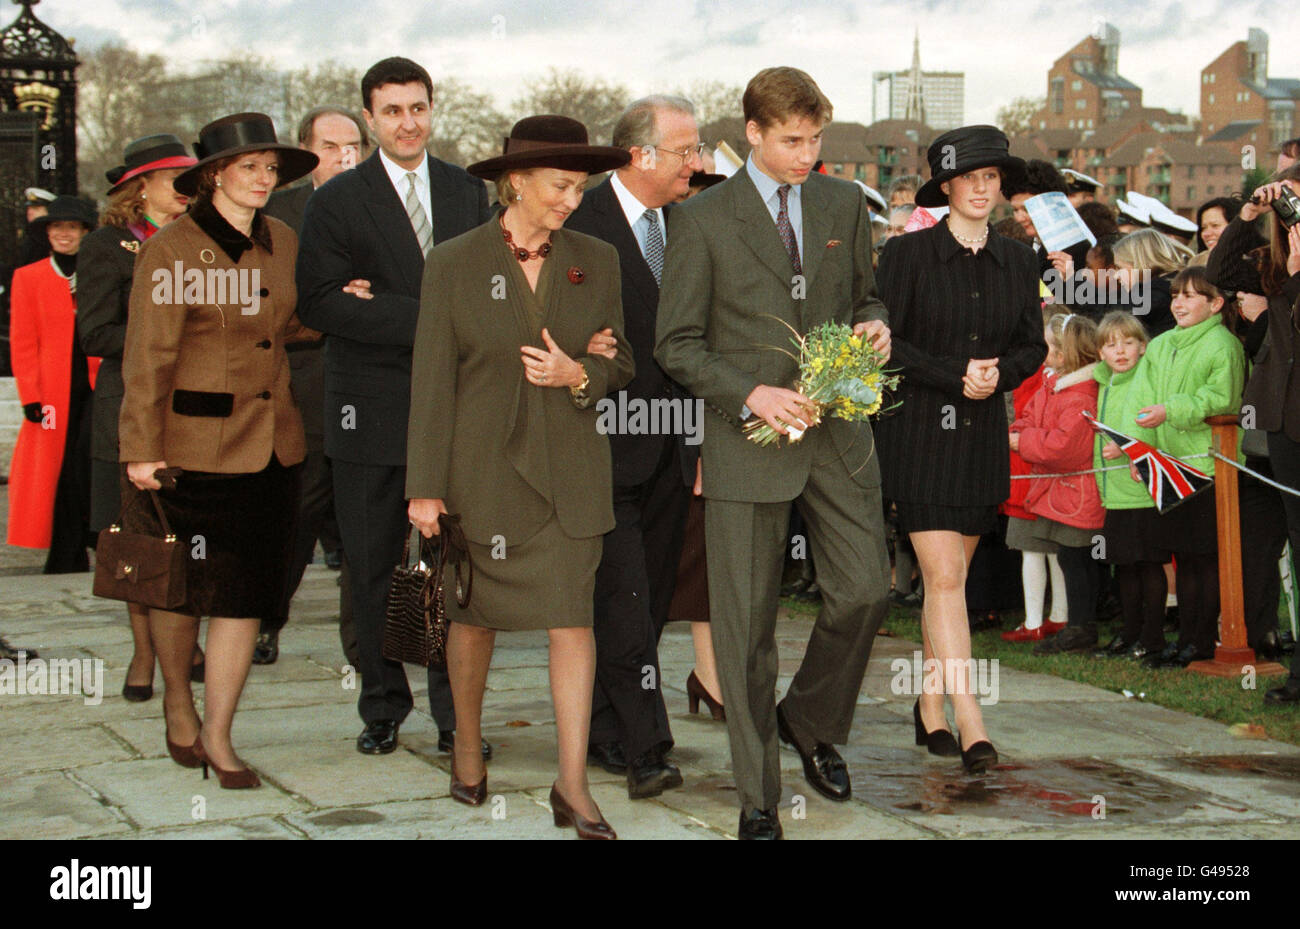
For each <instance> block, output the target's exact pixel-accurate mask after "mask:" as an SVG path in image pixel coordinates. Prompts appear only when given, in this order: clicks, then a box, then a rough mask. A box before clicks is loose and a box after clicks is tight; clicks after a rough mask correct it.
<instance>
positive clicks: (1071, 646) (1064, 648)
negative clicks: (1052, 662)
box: [1034, 626, 1097, 655]
mask: <svg viewBox="0 0 1300 929" xmlns="http://www.w3.org/2000/svg"><path fill="white" fill-rule="evenodd" d="M1096 645H1097V628H1096V627H1095V626H1093V627H1091V628H1082V627H1080V626H1067V627H1066V628H1065V629H1063V630H1062V631H1060V632H1058V633H1057V634H1056V635H1054V636H1052V637H1051V638H1050V639H1044V640H1043V641H1042V642H1039V643H1038V644H1037V645H1035V646H1034V654H1035V655H1059V654H1061V653H1062V652H1088V651H1092V649H1093V648H1095V647H1096Z"/></svg>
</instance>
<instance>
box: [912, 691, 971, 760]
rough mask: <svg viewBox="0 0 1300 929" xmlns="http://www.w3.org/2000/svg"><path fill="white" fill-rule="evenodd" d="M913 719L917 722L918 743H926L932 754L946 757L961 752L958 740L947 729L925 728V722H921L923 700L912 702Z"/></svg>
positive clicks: (918, 699)
mask: <svg viewBox="0 0 1300 929" xmlns="http://www.w3.org/2000/svg"><path fill="white" fill-rule="evenodd" d="M912 720H913V721H914V722H915V723H916V744H917V745H924V746H925V747H926V748H927V749H928V750H929V752H930V754H931V755H939V756H941V757H944V758H951V757H953V756H954V755H960V754H961V748H960V746H958V745H957V740H956V739H954V738H953V735H952V733H951V732H950V731H948V730H947V729H936V730H934V732H929V731H927V730H926V728H925V723H923V722H921V700H920V698H917V701H916V702H915V703H913V704H912Z"/></svg>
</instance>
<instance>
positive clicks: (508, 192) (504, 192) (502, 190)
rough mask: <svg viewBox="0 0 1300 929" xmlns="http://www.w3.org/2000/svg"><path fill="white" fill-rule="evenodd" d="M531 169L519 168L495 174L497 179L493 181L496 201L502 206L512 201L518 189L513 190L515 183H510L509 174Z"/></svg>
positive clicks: (521, 172) (527, 171)
mask: <svg viewBox="0 0 1300 929" xmlns="http://www.w3.org/2000/svg"><path fill="white" fill-rule="evenodd" d="M531 171H532V169H531V168H519V169H516V170H514V171H502V172H501V173H500V174H499V175H497V179H496V180H495V181H493V183H494V184H496V188H497V202H498V203H500V204H501V205H502V206H503V207H504V206H509V205H510V204H512V203H514V202H515V197H517V196H518V195H519V191H517V190H515V185H514V184H511V183H510V175H512V174H528V173H529V172H531Z"/></svg>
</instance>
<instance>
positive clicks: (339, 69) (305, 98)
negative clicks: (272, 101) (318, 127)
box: [276, 62, 366, 141]
mask: <svg viewBox="0 0 1300 929" xmlns="http://www.w3.org/2000/svg"><path fill="white" fill-rule="evenodd" d="M280 86H281V88H282V89H283V95H284V100H283V104H282V105H283V107H284V112H285V114H286V117H287V120H289V121H287V122H286V123H285V125H283V126H281V125H279V124H278V123H277V124H276V128H277V129H278V130H279V131H280V135H281V137H283V136H288V135H292V136H293V137H294V140H295V141H296V140H297V131H298V129H297V127H298V121H299V120H300V119H302V116H303V114H304V113H306V112H307V111H308V110H310V109H311V108H312V107H316V106H324V105H326V104H332V105H334V106H341V107H344V108H345V109H348V110H351V111H352V112H354V113H356V114H357V115H358V116H360V114H361V108H362V107H361V72H360V71H358V70H357V69H356V68H348V67H344V66H343V65H339V64H336V63H334V62H326V63H325V64H321V65H318V66H317V67H316V68H315V69H314V70H313V69H311V68H299V69H298V70H296V71H289V72H286V73H285V74H283V75H282V76H281V78H280ZM365 128H366V127H365V126H364V125H363V126H362V127H361V130H362V132H364V131H365Z"/></svg>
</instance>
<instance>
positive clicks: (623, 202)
mask: <svg viewBox="0 0 1300 929" xmlns="http://www.w3.org/2000/svg"><path fill="white" fill-rule="evenodd" d="M609 186H610V189H611V190H613V191H614V196H616V197H617V198H618V205H619V206H621V207H622V208H623V215H624V216H626V217H627V224H628V225H629V226H631V227H632V228H634V229H635V228H636V224H637V220H639V219H640V218H641V217H642V215H643V214H644V213H645V211H646V210H648V209H650V208H649V207H648V206H646V205H645V204H644V203H642V202H641V201H640V200H638V199H637V198H636V194H634V193H632V191H630V190H628V189H627V185H626V184H624V183H623V179H622V178H621V177H619V176H618V172H617V171H615V172H614V173H613V174H611V175H610V176H609ZM655 213H656V214H657V215H658V216H659V232H660V234H662V233H663V228H664V210H663V207H656V208H655Z"/></svg>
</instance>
